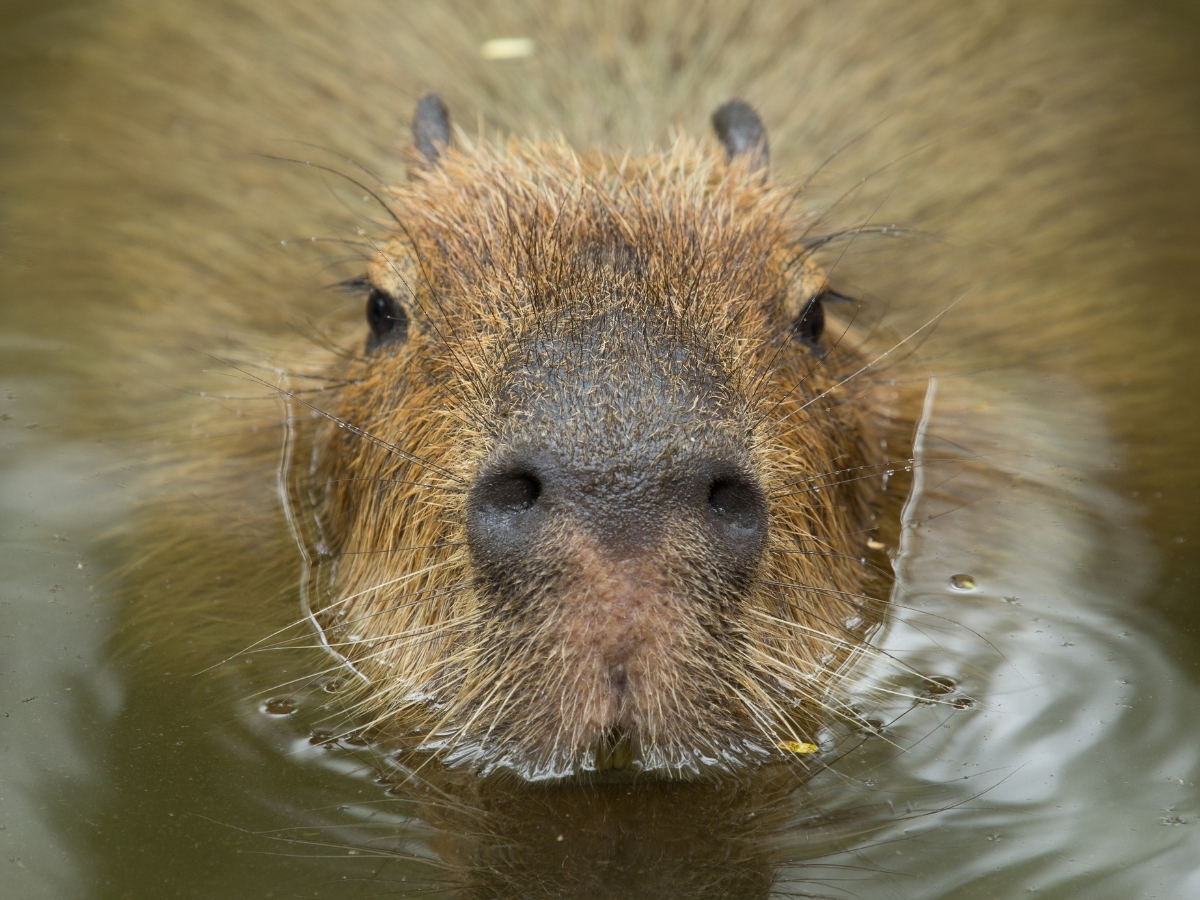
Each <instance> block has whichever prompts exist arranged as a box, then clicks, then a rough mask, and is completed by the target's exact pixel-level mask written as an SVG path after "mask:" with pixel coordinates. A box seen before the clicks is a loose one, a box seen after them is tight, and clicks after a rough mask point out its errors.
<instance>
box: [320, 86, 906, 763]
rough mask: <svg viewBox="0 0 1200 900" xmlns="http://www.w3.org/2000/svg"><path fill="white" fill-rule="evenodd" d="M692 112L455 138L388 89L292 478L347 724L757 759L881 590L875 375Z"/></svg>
mask: <svg viewBox="0 0 1200 900" xmlns="http://www.w3.org/2000/svg"><path fill="white" fill-rule="evenodd" d="M714 122H715V125H716V129H717V134H718V137H719V139H720V146H719V147H716V148H714V147H712V146H708V145H704V144H700V143H691V142H688V141H680V142H678V143H677V144H676V145H674V146H673V147H672V148H671V149H669V150H666V151H663V152H661V153H659V154H652V155H649V156H646V157H641V158H632V157H631V158H624V157H621V158H618V157H612V158H609V157H606V156H604V155H603V154H592V155H578V154H576V153H575V151H574V150H572V149H571V148H569V147H568V146H567V145H566V144H565V143H562V142H549V143H546V142H535V141H526V142H521V141H513V142H509V143H505V144H502V145H501V144H491V143H489V142H487V141H481V142H479V143H477V144H475V145H472V146H470V147H458V146H456V145H455V143H454V141H453V132H452V130H450V129H449V126H448V124H447V123H448V119H446V111H445V107H444V106H443V105H442V104H441V102H440V101H438V100H436V98H427V99H426V100H424V101H422V105H421V106H420V108H419V110H418V114H417V117H416V121H415V125H414V133H415V135H416V139H415V140H416V143H415V145H414V148H413V151H412V153H411V154H410V161H411V163H412V168H411V173H412V174H411V177H410V179H409V181H408V182H407V183H405V184H402V185H398V186H396V187H394V188H392V189H391V190H390V193H389V202H390V204H391V207H392V209H393V211H394V213H395V215H396V217H397V220H398V221H401V222H403V223H404V227H403V229H400V230H398V231H397V233H396V234H395V235H394V236H393V237H392V239H391V240H390V241H388V242H386V243H385V244H383V245H381V247H380V248H379V249H380V252H379V255H378V257H377V259H375V261H374V262H373V263H372V264H371V266H370V268H369V270H368V272H367V274H366V276H365V277H364V279H362V283H363V284H364V285H366V286H367V287H368V307H367V319H368V326H369V329H370V336H369V338H368V341H367V352H366V354H364V355H362V356H359V357H355V358H352V359H348V360H347V361H346V362H345V364H344V371H342V372H340V373H339V378H338V384H339V387H338V388H337V389H336V390H334V391H331V392H330V393H329V394H328V395H327V397H328V398H329V399H330V402H329V403H328V409H329V415H330V418H329V419H328V420H326V421H325V422H324V423H323V424H322V423H318V427H317V428H316V429H315V430H314V431H313V432H312V435H311V441H312V445H313V460H314V463H313V467H312V468H311V469H310V470H308V471H307V472H306V473H305V474H304V476H303V477H304V478H308V479H311V484H312V485H313V487H311V488H308V487H306V488H305V490H306V491H307V493H308V495H310V496H314V497H316V498H317V501H318V502H317V510H316V515H317V520H318V529H317V530H318V531H319V532H320V533H321V534H322V535H323V537H324V540H325V541H326V543H327V544H328V546H329V547H330V548H331V550H330V554H331V559H332V562H331V565H330V566H329V567H328V568H327V569H326V570H325V571H326V572H329V573H332V574H331V575H328V576H327V577H326V581H325V582H324V583H323V584H322V585H321V589H322V599H321V601H320V602H319V603H318V604H317V606H318V608H317V609H316V610H315V615H314V619H315V621H316V622H317V623H318V625H320V627H321V628H322V629H323V631H324V635H323V637H324V639H325V641H326V642H327V644H328V646H329V647H330V648H331V649H332V650H334V651H335V652H337V653H339V654H341V655H342V656H343V657H344V658H345V659H346V661H347V662H348V663H349V664H350V665H352V666H353V667H354V669H355V670H356V672H357V673H358V674H359V675H360V676H361V680H362V682H363V685H364V687H363V688H362V690H363V691H364V694H363V697H362V708H364V709H366V710H369V711H370V713H371V714H372V717H373V720H374V721H375V722H376V723H377V724H378V725H379V726H380V727H384V728H391V729H392V730H394V731H395V732H396V733H399V734H405V735H413V734H419V735H423V736H425V737H423V738H422V740H423V741H425V742H426V745H427V746H429V747H430V748H431V749H434V750H436V751H437V752H439V753H441V754H442V755H443V757H444V758H445V759H446V760H447V761H448V762H450V763H463V764H469V765H471V766H473V767H475V768H477V769H479V770H480V771H484V770H490V769H492V768H495V767H501V768H506V769H509V770H512V771H517V772H520V773H522V774H524V775H526V776H527V777H541V776H542V775H547V774H549V775H553V776H555V777H559V776H562V775H563V774H569V773H571V772H576V771H612V770H618V771H620V770H629V769H637V770H638V771H644V772H652V773H653V772H657V773H660V774H663V775H665V776H672V775H682V774H686V773H696V772H700V771H703V770H704V769H705V768H706V767H714V766H715V767H722V768H737V767H740V766H745V765H751V764H754V763H756V762H758V761H762V760H764V759H768V758H780V757H783V756H786V754H783V753H781V752H780V751H777V749H776V748H778V747H780V746H784V745H796V746H800V745H805V746H808V745H810V742H811V741H813V740H814V739H815V732H816V730H817V729H818V728H819V727H820V724H821V721H822V718H823V716H824V714H825V712H826V710H827V709H828V708H829V706H830V701H829V699H828V698H829V693H830V691H831V689H832V686H833V683H834V681H835V679H836V677H837V673H838V672H839V670H840V669H841V667H842V666H843V664H844V663H845V662H846V660H848V659H849V658H851V656H852V655H853V654H854V653H855V652H856V650H857V649H858V648H859V646H860V641H861V639H862V636H863V635H864V634H865V633H866V631H867V630H868V629H869V628H870V626H871V624H872V623H873V622H875V621H877V620H878V618H879V616H880V615H881V611H882V607H881V604H879V603H878V602H877V601H875V600H873V599H872V596H873V595H872V593H871V591H872V590H873V589H874V588H872V585H873V584H874V582H872V580H871V579H872V578H873V577H874V575H873V574H872V573H873V572H876V571H879V564H880V563H881V562H882V563H883V564H884V565H886V559H883V558H882V557H881V556H880V555H879V554H875V557H876V558H874V560H873V562H872V564H871V565H868V564H867V561H866V557H867V550H866V548H865V544H864V541H865V537H866V535H867V533H868V532H869V531H870V530H871V529H872V528H873V527H874V522H873V518H872V515H873V514H872V502H873V500H874V498H875V495H876V493H877V491H878V489H879V475H881V474H882V471H883V467H882V465H881V463H882V462H883V455H882V451H881V449H880V448H881V444H880V442H879V440H878V439H877V438H876V437H875V428H876V423H877V422H878V421H879V420H880V416H879V414H878V409H877V404H876V403H875V401H874V399H873V396H874V395H873V390H874V388H873V387H871V386H870V385H861V384H855V383H853V379H852V378H851V376H852V375H853V373H854V372H856V371H859V370H861V369H862V367H863V360H862V358H861V357H860V356H859V355H858V352H857V351H856V350H855V349H854V347H855V346H856V343H855V342H854V341H840V340H839V341H836V342H825V341H824V338H823V328H824V323H825V318H824V311H823V309H822V296H823V293H822V292H823V291H826V290H827V289H828V278H827V277H826V275H825V274H824V273H823V272H821V271H820V269H819V268H818V267H817V266H816V264H815V263H814V262H813V260H812V259H810V258H809V257H808V256H807V253H806V251H805V250H804V249H803V247H804V246H805V244H804V242H803V240H802V239H801V235H803V234H805V233H806V232H805V229H806V228H808V227H809V226H810V225H811V222H810V220H809V219H807V218H806V217H805V216H804V215H803V214H800V213H798V212H796V211H795V206H794V204H793V203H792V199H793V195H794V192H795V187H796V186H795V185H791V184H788V183H786V182H778V183H777V182H775V181H773V180H772V179H771V178H770V177H769V175H768V173H767V170H766V167H767V163H768V159H769V153H768V147H767V142H766V132H765V129H764V128H763V124H762V122H761V120H760V119H759V117H758V115H757V113H756V112H755V111H754V110H753V109H752V108H751V107H749V106H748V105H747V104H745V103H742V102H740V101H737V102H733V103H730V104H727V105H725V106H723V107H722V108H721V110H719V111H718V114H717V115H716V117H715V119H714ZM481 236H486V241H485V242H483V243H481V242H480V241H481V240H483V239H482V237H481ZM347 423H350V424H352V425H353V427H349V426H348V424H347ZM843 473H852V476H851V477H843ZM381 548H386V549H387V550H388V552H380V550H381ZM391 548H395V549H391ZM850 621H854V622H858V623H860V626H861V627H860V626H856V627H855V629H850V628H848V627H847V626H845V625H844V624H843V623H846V622H850ZM789 742H790V743H789Z"/></svg>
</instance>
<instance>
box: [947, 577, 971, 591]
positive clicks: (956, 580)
mask: <svg viewBox="0 0 1200 900" xmlns="http://www.w3.org/2000/svg"><path fill="white" fill-rule="evenodd" d="M950 587H952V588H954V589H955V590H956V591H973V590H975V576H973V575H964V574H959V575H951V576H950Z"/></svg>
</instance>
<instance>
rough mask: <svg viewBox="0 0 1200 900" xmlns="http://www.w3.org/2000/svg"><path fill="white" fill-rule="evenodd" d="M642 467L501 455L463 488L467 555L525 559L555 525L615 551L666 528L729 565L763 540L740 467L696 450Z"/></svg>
mask: <svg viewBox="0 0 1200 900" xmlns="http://www.w3.org/2000/svg"><path fill="white" fill-rule="evenodd" d="M647 469H648V471H642V472H639V471H636V470H631V469H629V468H628V467H622V466H619V465H615V466H612V467H607V468H601V469H595V468H578V467H574V466H572V465H571V464H570V463H569V462H565V461H563V460H561V459H559V458H557V457H556V456H554V455H553V454H549V453H538V452H528V453H513V454H509V455H508V456H506V457H505V458H504V459H502V460H501V461H499V462H498V463H497V464H495V465H492V466H489V467H485V469H484V470H483V471H482V472H481V473H480V474H479V476H478V477H477V478H476V480H475V482H474V484H473V485H472V486H471V489H470V493H469V495H468V500H467V537H468V543H469V545H470V548H471V552H472V554H473V555H474V556H475V558H476V559H477V561H479V562H484V563H490V564H492V565H503V563H504V561H505V560H510V561H511V560H518V559H526V558H528V557H529V556H530V555H531V554H536V552H537V549H538V542H539V541H540V540H542V539H543V538H544V537H545V536H546V535H547V534H548V531H552V530H556V529H555V528H554V526H555V525H556V524H558V525H559V526H562V527H567V528H582V529H585V530H586V531H587V532H588V533H589V535H590V536H591V537H592V538H593V539H595V540H598V541H599V543H600V544H601V545H604V546H606V547H607V548H609V549H610V550H612V551H614V552H617V553H620V554H625V555H628V554H636V553H637V552H638V551H640V550H642V549H645V548H647V547H649V546H652V545H654V543H655V542H656V540H657V539H658V538H659V537H660V536H661V535H662V534H664V533H668V534H671V535H673V536H675V538H676V539H683V540H686V541H688V542H690V543H699V544H700V549H701V551H702V552H703V553H704V554H705V555H706V556H710V557H712V558H713V559H714V561H720V562H722V563H723V565H724V566H725V567H731V568H732V569H733V570H748V569H749V568H751V567H752V566H753V565H754V563H755V562H756V561H757V560H758V557H759V556H760V555H761V553H762V548H763V545H764V543H765V540H766V535H767V503H766V498H765V495H764V493H763V490H762V487H761V486H760V484H759V482H758V480H757V478H755V477H754V475H753V474H751V473H749V472H747V471H746V466H745V465H744V464H739V461H738V460H736V459H733V458H723V457H721V456H719V455H717V456H714V455H704V456H697V457H688V458H683V459H680V458H676V459H674V460H672V461H671V462H670V463H662V462H661V461H660V462H659V463H658V464H656V465H653V466H647ZM731 574H732V572H731Z"/></svg>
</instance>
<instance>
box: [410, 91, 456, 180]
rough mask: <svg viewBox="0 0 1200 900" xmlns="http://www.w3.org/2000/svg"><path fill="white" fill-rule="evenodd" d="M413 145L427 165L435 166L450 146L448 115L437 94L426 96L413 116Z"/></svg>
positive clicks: (420, 101)
mask: <svg viewBox="0 0 1200 900" xmlns="http://www.w3.org/2000/svg"><path fill="white" fill-rule="evenodd" d="M412 131H413V145H414V146H415V147H416V148H417V150H418V151H419V152H420V154H421V157H422V159H423V160H424V162H425V163H426V164H427V165H430V166H436V165H437V164H438V159H440V158H441V155H442V154H443V153H444V152H445V150H446V148H447V147H449V146H450V113H449V112H448V111H447V109H446V104H445V103H443V102H442V98H441V97H439V96H438V95H437V94H426V95H425V96H424V97H422V98H421V99H420V100H419V101H418V102H417V111H416V112H415V113H414V114H413V123H412Z"/></svg>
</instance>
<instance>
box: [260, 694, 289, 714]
mask: <svg viewBox="0 0 1200 900" xmlns="http://www.w3.org/2000/svg"><path fill="white" fill-rule="evenodd" d="M263 711H264V712H267V713H270V714H271V715H273V716H290V715H291V714H292V713H294V712H295V711H296V701H295V700H293V699H292V698H291V697H274V698H272V699H271V700H268V701H267V702H266V703H264V704H263Z"/></svg>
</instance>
